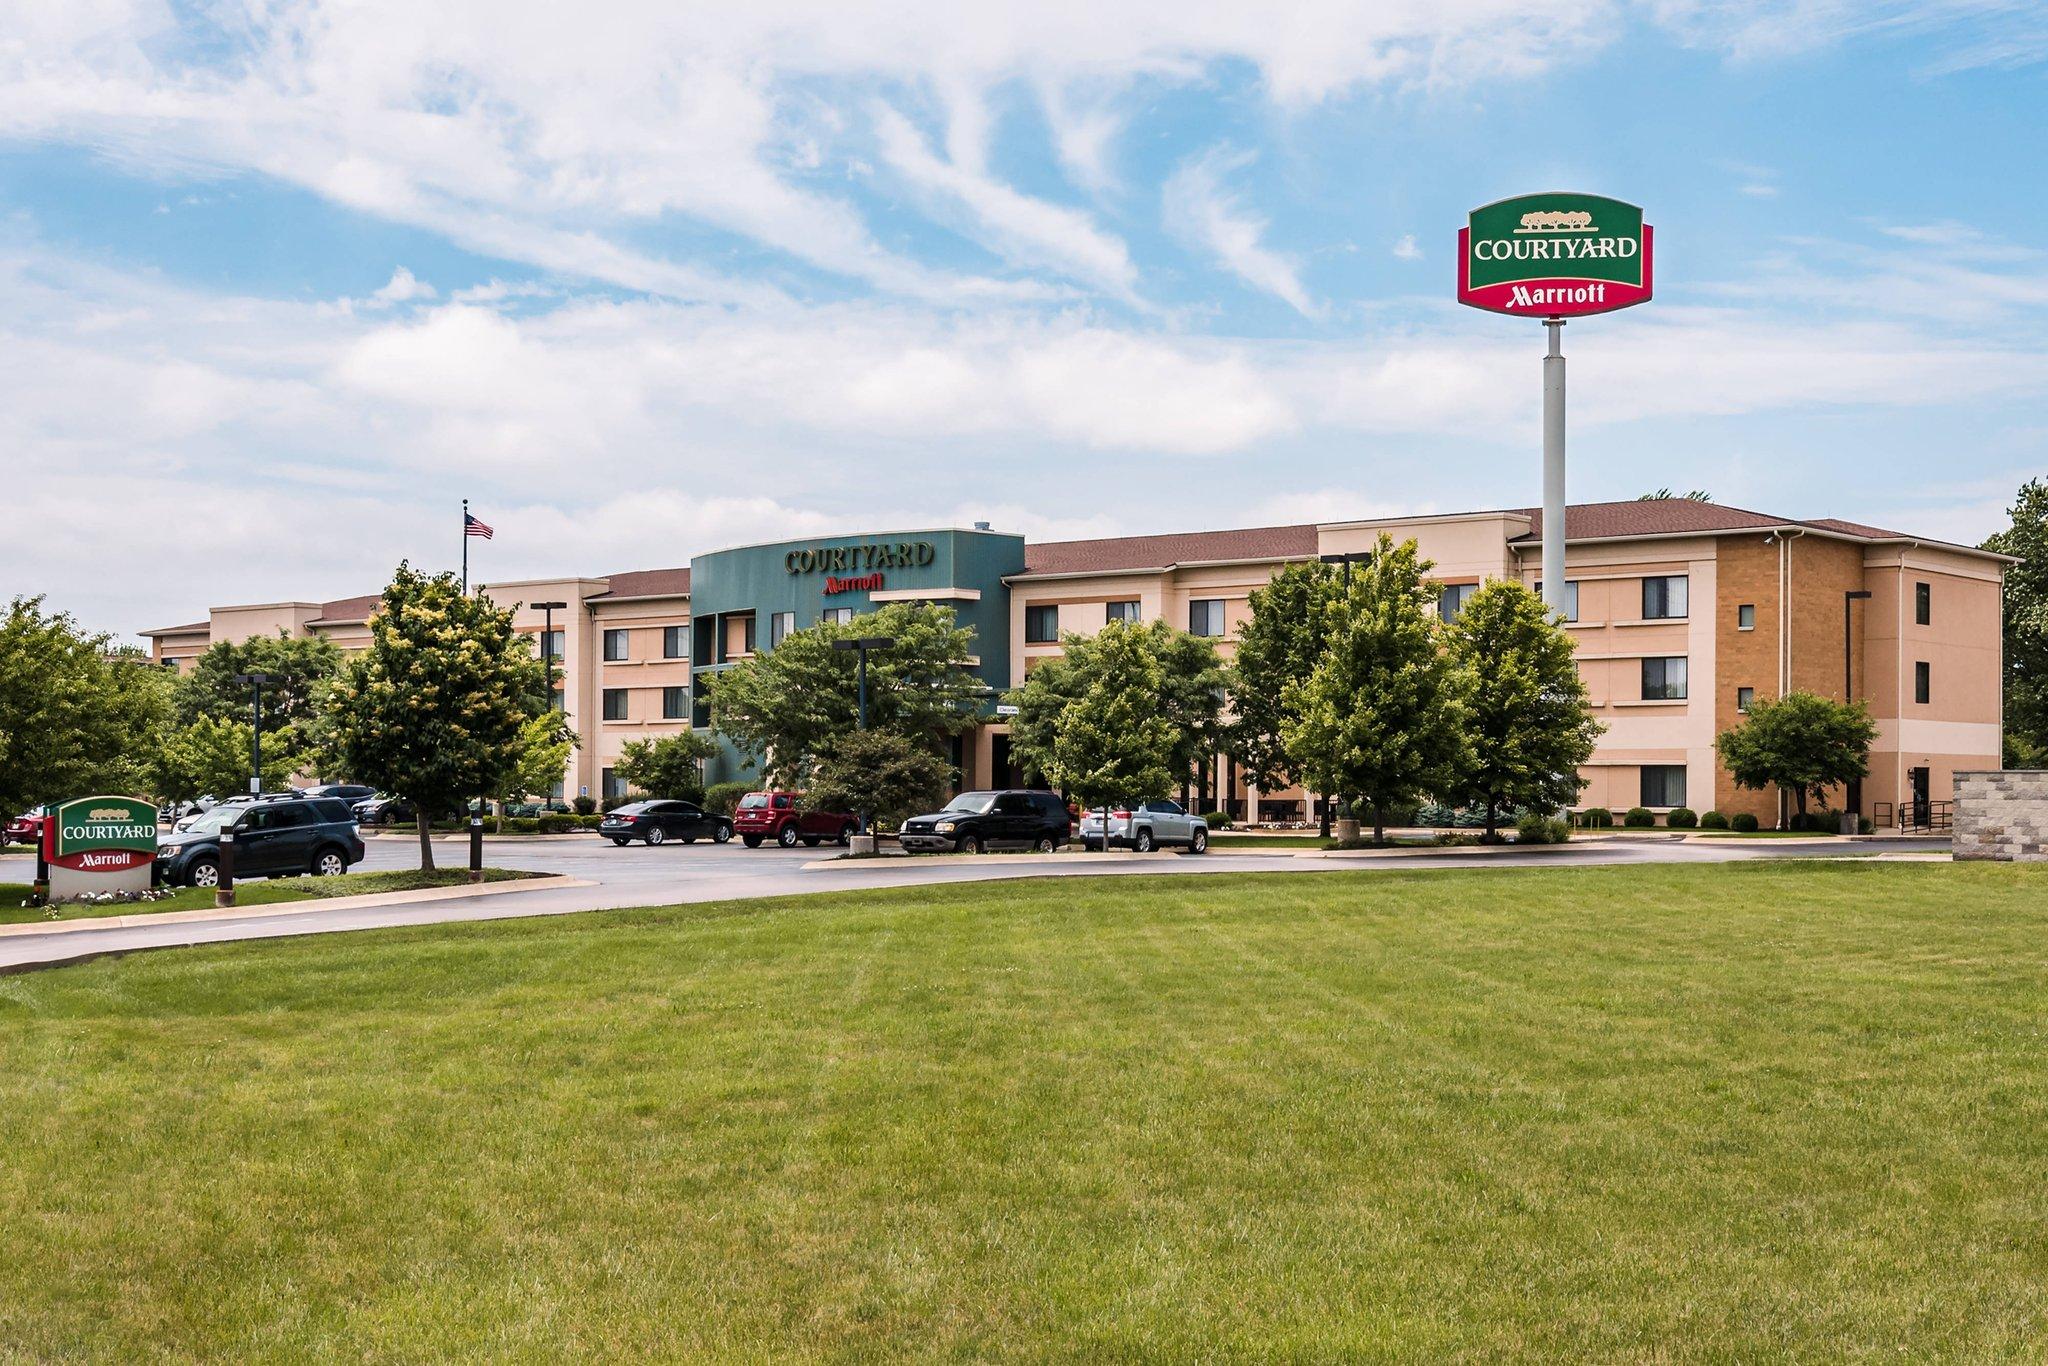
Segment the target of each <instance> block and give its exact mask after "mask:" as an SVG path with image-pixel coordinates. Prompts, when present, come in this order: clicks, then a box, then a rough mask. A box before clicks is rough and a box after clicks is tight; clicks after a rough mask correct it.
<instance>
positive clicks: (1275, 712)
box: [1225, 561, 1340, 816]
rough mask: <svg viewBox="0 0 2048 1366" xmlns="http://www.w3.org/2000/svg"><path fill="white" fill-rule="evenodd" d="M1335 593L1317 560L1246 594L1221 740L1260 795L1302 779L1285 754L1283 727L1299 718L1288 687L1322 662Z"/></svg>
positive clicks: (1332, 576)
mask: <svg viewBox="0 0 2048 1366" xmlns="http://www.w3.org/2000/svg"><path fill="white" fill-rule="evenodd" d="M1339 591H1340V585H1339V583H1338V581H1337V569H1336V567H1335V566H1333V565H1327V564H1322V563H1320V562H1315V561H1311V562H1309V563H1307V564H1290V565H1288V566H1286V567H1285V568H1283V569H1282V570H1281V571H1280V572H1279V573H1277V574H1275V575H1274V576H1273V578H1272V581H1271V582H1269V583H1267V584H1266V585H1265V586H1264V587H1263V588H1257V589H1254V590H1253V591H1252V595H1251V617H1250V619H1249V620H1247V621H1246V622H1245V624H1244V628H1243V630H1241V631H1240V632H1239V633H1238V637H1237V657H1236V658H1235V659H1233V660H1232V661H1231V665H1230V699H1231V709H1232V712H1233V716H1232V719H1231V722H1230V725H1229V728H1228V730H1227V731H1226V734H1225V743H1226V745H1227V746H1228V748H1229V750H1230V753H1231V755H1232V757H1234V758H1235V759H1236V760H1237V765H1238V768H1239V769H1240V770H1242V771H1243V773H1244V775H1245V777H1246V779H1247V781H1249V782H1252V783H1254V784H1256V785H1257V786H1258V787H1260V788H1262V789H1264V790H1266V791H1273V790H1276V789H1279V788H1284V787H1290V786H1292V785H1294V784H1295V783H1297V782H1301V781H1302V780H1303V776H1304V775H1303V770H1302V769H1301V767H1300V766H1299V765H1298V764H1296V763H1295V762H1294V760H1293V758H1292V757H1291V756H1290V755H1289V754H1288V752H1287V741H1286V731H1287V728H1288V726H1289V725H1292V724H1297V723H1298V722H1299V720H1300V718H1299V717H1298V716H1297V715H1296V714H1295V713H1294V712H1293V711H1292V709H1291V708H1290V707H1289V706H1288V703H1287V697H1288V692H1287V690H1288V688H1289V686H1290V685H1299V684H1301V683H1304V682H1306V681H1307V680H1308V677H1309V675H1310V674H1312V673H1314V672H1315V668H1316V665H1317V664H1318V663H1319V662H1320V661H1321V660H1322V658H1323V654H1324V651H1325V650H1326V648H1327V642H1326V639H1325V633H1326V630H1327V627H1328V623H1329V606H1330V603H1331V601H1332V600H1333V599H1334V598H1335V597H1336V595H1337V593H1338V592H1339ZM1253 814H1254V815H1255V816H1256V814H1257V813H1253ZM1325 814H1326V815H1327V808H1325Z"/></svg>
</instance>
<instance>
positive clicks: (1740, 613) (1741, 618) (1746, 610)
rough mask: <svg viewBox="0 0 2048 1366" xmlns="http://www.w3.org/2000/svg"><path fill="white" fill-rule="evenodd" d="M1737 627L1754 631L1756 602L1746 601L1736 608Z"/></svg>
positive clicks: (1739, 629)
mask: <svg viewBox="0 0 2048 1366" xmlns="http://www.w3.org/2000/svg"><path fill="white" fill-rule="evenodd" d="M1735 629H1736V630H1738V631H1754V630H1755V629H1756V604H1755V603H1753V602H1745V603H1743V604H1742V606H1740V607H1738V608H1736V609H1735Z"/></svg>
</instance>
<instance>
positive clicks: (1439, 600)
mask: <svg viewBox="0 0 2048 1366" xmlns="http://www.w3.org/2000/svg"><path fill="white" fill-rule="evenodd" d="M1478 591H1479V585H1478V584H1476V583H1451V584H1445V585H1444V587H1443V589H1442V591H1440V592H1439V593H1438V594H1437V595H1436V614H1437V616H1439V617H1441V618H1442V619H1443V620H1445V621H1449V620H1450V619H1451V618H1452V617H1455V616H1457V615H1458V613H1460V612H1462V611H1464V610H1465V604H1466V603H1468V602H1470V601H1471V600H1472V595H1473V594H1474V593H1477V592H1478Z"/></svg>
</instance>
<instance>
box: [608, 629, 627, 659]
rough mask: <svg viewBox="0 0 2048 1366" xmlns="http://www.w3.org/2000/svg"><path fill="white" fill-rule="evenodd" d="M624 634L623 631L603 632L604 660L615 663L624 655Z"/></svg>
mask: <svg viewBox="0 0 2048 1366" xmlns="http://www.w3.org/2000/svg"><path fill="white" fill-rule="evenodd" d="M626 635H627V633H626V632H624V631H606V632H605V633H604V662H605V663H607V664H617V663H618V662H620V661H621V660H623V659H624V658H625V657H626Z"/></svg>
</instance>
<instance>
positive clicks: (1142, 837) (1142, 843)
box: [1131, 830, 1152, 854]
mask: <svg viewBox="0 0 2048 1366" xmlns="http://www.w3.org/2000/svg"><path fill="white" fill-rule="evenodd" d="M1131 848H1133V849H1135V850H1137V851H1138V852H1139V853H1141V854H1149V853H1151V852H1152V832H1151V831H1150V830H1140V831H1139V832H1138V837H1137V838H1136V839H1134V840H1132V841H1131Z"/></svg>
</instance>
